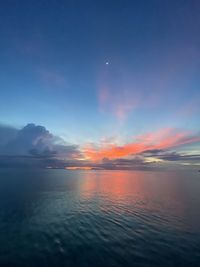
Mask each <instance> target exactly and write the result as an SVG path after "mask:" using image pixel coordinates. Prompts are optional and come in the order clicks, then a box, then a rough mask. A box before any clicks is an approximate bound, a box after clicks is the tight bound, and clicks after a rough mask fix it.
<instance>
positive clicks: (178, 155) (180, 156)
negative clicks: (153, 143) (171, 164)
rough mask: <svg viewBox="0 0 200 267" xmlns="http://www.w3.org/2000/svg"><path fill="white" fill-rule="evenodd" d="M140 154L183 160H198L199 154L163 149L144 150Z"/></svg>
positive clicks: (168, 159) (166, 159)
mask: <svg viewBox="0 0 200 267" xmlns="http://www.w3.org/2000/svg"><path fill="white" fill-rule="evenodd" d="M140 155H142V156H144V157H145V158H148V157H154V158H157V159H162V160H165V161H183V162H191V161H193V162H198V161H200V154H185V153H180V152H179V153H178V152H176V151H168V150H163V149H153V150H145V151H143V152H142V153H140Z"/></svg>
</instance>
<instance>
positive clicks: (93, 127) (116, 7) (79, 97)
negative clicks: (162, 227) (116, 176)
mask: <svg viewBox="0 0 200 267" xmlns="http://www.w3.org/2000/svg"><path fill="white" fill-rule="evenodd" d="M199 14H200V2H199V1H198V0H187V1H185V0H177V1H174V0H163V1H159V0H151V1H147V0H146V1H145V0H144V1H132V0H130V1H128V0H127V1H126V0H121V1H120V0H115V1H113V0H105V1H104V0H101V1H92V0H90V1H87V0H84V1H74V0H60V1H56V0H49V1H47V0H40V1H35V0H29V1H27V0H20V1H12V0H6V1H2V2H1V4H0V36H1V41H0V166H10V165H12V164H14V166H16V165H18V164H22V165H23V164H27V165H31V166H32V165H33V166H40V167H61V168H76V167H78V168H79V167H81V168H83V167H84V168H86V169H87V168H97V169H98V168H100V169H102V168H103V169H140V168H141V169H145V168H147V169H148V168H156V167H159V168H160V167H165V166H171V165H173V166H174V164H175V165H177V166H189V165H190V167H191V166H194V167H195V166H200V87H199V86H200V34H199V29H200V16H199Z"/></svg>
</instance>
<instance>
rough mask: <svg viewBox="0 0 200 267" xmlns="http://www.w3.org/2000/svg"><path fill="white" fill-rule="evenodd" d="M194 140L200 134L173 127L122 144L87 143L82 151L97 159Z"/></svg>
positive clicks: (175, 145) (87, 155)
mask: <svg viewBox="0 0 200 267" xmlns="http://www.w3.org/2000/svg"><path fill="white" fill-rule="evenodd" d="M194 142H200V136H194V135H192V134H191V132H190V131H182V132H180V131H178V130H176V129H173V128H165V129H162V130H160V131H158V132H156V133H149V134H145V135H141V136H138V137H137V138H136V141H135V142H133V143H128V144H125V145H122V146H117V145H115V144H110V145H109V144H108V145H104V146H103V147H100V148H99V147H98V148H97V147H94V146H92V145H87V146H86V147H85V148H84V150H83V153H84V155H85V157H86V158H87V159H90V160H93V161H99V160H102V159H103V158H109V159H116V158H122V157H126V156H129V155H132V154H137V153H140V152H142V151H144V150H149V149H167V148H172V147H177V146H180V145H185V144H189V143H194Z"/></svg>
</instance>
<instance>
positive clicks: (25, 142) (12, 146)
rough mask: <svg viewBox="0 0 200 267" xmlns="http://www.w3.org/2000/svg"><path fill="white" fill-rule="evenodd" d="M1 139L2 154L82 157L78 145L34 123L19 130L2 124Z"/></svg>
mask: <svg viewBox="0 0 200 267" xmlns="http://www.w3.org/2000/svg"><path fill="white" fill-rule="evenodd" d="M6 135H7V137H6ZM0 139H1V141H0V144H1V145H0V155H1V156H18V157H19V156H26V157H28V156H29V157H30V158H31V157H34V158H52V157H56V158H60V159H75V158H80V157H81V152H80V150H79V147H78V146H76V145H71V144H67V143H66V142H65V141H64V140H63V139H62V138H60V137H57V136H55V135H53V134H51V133H50V132H49V131H48V130H47V129H46V128H45V127H44V126H39V125H35V124H33V123H30V124H27V125H26V126H25V127H23V128H22V129H19V130H18V129H14V128H9V127H6V126H5V127H4V126H1V127H0Z"/></svg>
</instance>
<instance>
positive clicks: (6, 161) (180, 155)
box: [0, 123, 200, 170]
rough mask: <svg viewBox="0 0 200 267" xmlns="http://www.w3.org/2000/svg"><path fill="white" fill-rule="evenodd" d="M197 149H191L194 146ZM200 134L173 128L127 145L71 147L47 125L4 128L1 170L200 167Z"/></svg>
mask: <svg viewBox="0 0 200 267" xmlns="http://www.w3.org/2000/svg"><path fill="white" fill-rule="evenodd" d="M194 145H195V147H196V148H197V149H196V150H195V149H194V148H193V149H189V150H188V146H189V148H190V146H194ZM199 145H200V134H199V133H194V132H192V131H189V130H187V131H186V130H178V129H173V128H166V129H162V130H160V131H158V132H155V133H147V134H144V135H140V136H136V137H135V138H134V140H133V141H132V142H129V143H126V144H124V145H117V144H113V143H104V144H102V145H99V144H85V145H82V146H80V145H77V144H69V143H67V142H66V141H65V140H64V139H62V138H61V137H59V136H55V135H53V134H52V133H50V132H49V131H48V130H47V129H46V128H45V127H44V126H40V125H35V124H33V123H29V124H27V125H26V126H24V127H23V128H21V129H16V128H14V127H9V126H5V125H1V126H0V167H19V166H23V167H34V168H66V169H80V168H81V169H111V170H114V169H122V170H134V169H140V170H147V169H156V168H159V169H160V168H161V169H162V168H165V167H169V165H170V164H169V163H173V165H174V164H175V165H177V166H183V165H184V166H198V165H200V150H198V148H199Z"/></svg>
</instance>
